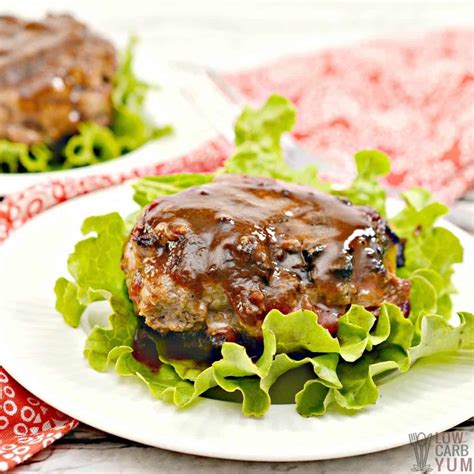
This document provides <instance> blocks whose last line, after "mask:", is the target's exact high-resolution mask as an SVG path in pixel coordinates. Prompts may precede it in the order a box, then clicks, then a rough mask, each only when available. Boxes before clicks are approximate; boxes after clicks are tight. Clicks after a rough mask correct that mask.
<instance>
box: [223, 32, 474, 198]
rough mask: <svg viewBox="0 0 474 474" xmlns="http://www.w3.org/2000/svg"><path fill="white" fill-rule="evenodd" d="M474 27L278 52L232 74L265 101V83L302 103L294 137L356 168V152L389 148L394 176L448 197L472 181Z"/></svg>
mask: <svg viewBox="0 0 474 474" xmlns="http://www.w3.org/2000/svg"><path fill="white" fill-rule="evenodd" d="M473 44H474V30H453V31H444V32H436V33H430V34H425V35H423V36H419V37H415V38H411V39H405V40H400V39H399V38H398V39H393V40H376V41H372V42H369V43H366V44H363V45H360V46H359V47H354V46H348V47H346V48H338V49H332V50H328V51H325V52H321V53H317V54H311V55H306V56H299V57H290V58H284V59H281V60H278V61H276V62H274V63H272V64H269V65H265V66H263V67H261V68H258V69H254V70H251V71H248V72H244V73H238V74H235V75H233V76H230V78H229V79H230V80H231V82H232V83H233V84H234V85H235V86H237V88H239V89H240V90H241V91H242V93H243V94H244V95H245V96H247V97H249V98H251V99H253V100H254V101H256V102H257V103H258V102H261V101H262V100H264V99H265V98H266V97H267V96H268V93H269V92H272V91H273V92H278V93H280V94H283V95H285V96H287V97H288V98H290V99H291V100H292V101H293V102H294V103H295V105H296V106H297V108H298V121H297V125H296V128H295V131H294V137H295V138H296V139H297V140H298V141H299V143H300V144H301V145H302V146H303V147H304V148H306V149H307V150H309V151H312V152H314V154H315V155H316V156H319V157H320V158H322V160H323V161H327V162H330V163H332V164H333V165H334V166H333V168H334V172H333V173H332V174H333V178H337V180H341V179H347V178H349V177H350V176H352V175H353V172H354V165H353V159H352V156H353V154H354V152H356V151H358V150H362V149H367V148H369V149H370V148H377V149H379V150H382V151H385V152H386V153H387V154H388V155H389V156H390V157H391V158H392V173H391V175H390V177H389V179H388V181H389V183H390V184H392V185H394V186H397V187H403V188H409V187H413V186H423V187H425V188H427V189H430V190H431V191H433V192H434V193H435V194H436V196H437V197H438V198H439V199H441V200H443V201H445V202H447V203H450V202H453V201H454V199H456V198H458V197H460V196H462V195H463V194H464V192H465V191H466V190H467V189H468V188H469V187H471V186H472V185H473V184H474V48H473Z"/></svg>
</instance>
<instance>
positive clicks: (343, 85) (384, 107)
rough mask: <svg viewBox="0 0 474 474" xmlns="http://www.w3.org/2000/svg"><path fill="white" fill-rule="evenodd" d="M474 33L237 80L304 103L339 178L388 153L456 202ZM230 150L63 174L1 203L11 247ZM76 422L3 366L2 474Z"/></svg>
mask: <svg viewBox="0 0 474 474" xmlns="http://www.w3.org/2000/svg"><path fill="white" fill-rule="evenodd" d="M473 43H474V31H473V30H452V31H444V32H438V33H431V34H428V35H424V36H422V37H419V38H416V39H410V40H401V41H400V40H382V41H380V40H379V41H372V42H369V43H366V44H363V45H358V46H355V47H347V48H338V49H334V50H327V51H325V52H320V53H316V54H312V55H305V56H298V57H291V58H286V59H282V60H279V61H277V62H275V63H272V64H270V65H266V66H263V67H261V68H258V69H254V70H251V71H247V72H243V73H237V74H231V75H229V77H228V79H229V81H230V82H231V83H232V84H233V85H235V86H236V87H237V88H239V89H240V90H241V91H242V93H243V94H244V95H245V96H247V97H249V98H250V99H253V100H254V101H263V100H264V99H265V98H266V97H267V96H268V95H269V94H270V93H272V92H278V93H281V94H283V95H286V96H287V97H289V98H290V99H291V100H292V101H293V102H294V103H295V104H296V106H297V108H298V122H297V125H296V128H295V131H294V137H295V138H296V139H297V140H298V141H299V142H300V144H301V145H302V146H303V147H305V148H307V149H308V150H309V151H312V152H314V154H315V155H316V156H318V157H319V158H322V159H323V160H328V161H330V162H331V163H332V165H333V166H332V167H333V168H334V169H335V170H336V172H337V175H338V176H337V180H338V181H340V180H341V178H350V176H351V175H352V174H353V172H354V170H353V163H352V155H353V154H354V152H355V151H357V150H359V149H364V148H378V149H381V150H383V151H385V152H386V153H388V154H389V155H390V156H391V158H392V173H391V175H390V176H389V178H388V182H389V183H390V184H392V185H393V186H397V187H400V188H408V187H411V186H414V185H417V186H424V187H427V188H428V189H431V190H432V191H433V192H434V193H435V194H436V195H437V197H438V198H440V199H442V200H444V201H446V202H448V203H449V202H452V201H453V200H454V199H456V198H458V197H460V196H461V195H462V194H463V193H464V192H465V191H466V190H467V189H469V188H470V187H471V186H472V185H473V184H474V108H473V100H474V57H473V56H474V53H473V48H472V44H473ZM230 151H231V146H230V145H229V144H228V143H227V142H225V141H224V140H220V139H218V140H214V141H212V142H208V143H205V144H204V145H203V146H202V147H201V148H199V149H198V150H196V151H195V152H193V153H191V154H190V155H188V156H186V157H181V158H178V159H176V160H174V161H172V162H169V163H160V164H158V165H156V166H154V167H153V166H152V167H147V168H143V169H135V170H131V171H130V172H127V173H121V174H118V175H109V176H96V177H87V178H82V179H79V180H72V179H68V180H55V181H52V182H51V183H49V184H42V185H37V186H33V187H31V188H29V189H27V190H25V191H24V192H21V193H17V194H14V195H10V196H8V197H6V198H5V199H4V201H3V202H0V242H2V241H3V240H5V239H6V238H7V237H8V236H9V234H10V232H11V231H12V230H14V229H15V228H17V227H19V226H21V225H22V224H23V223H25V222H26V221H28V220H29V219H31V218H32V217H34V216H35V215H37V214H39V213H41V212H42V211H44V210H45V209H47V208H49V207H52V206H54V205H57V204H60V203H61V202H64V201H67V200H68V199H71V198H74V197H75V196H79V195H82V194H86V193H89V192H92V191H95V190H97V189H101V188H104V187H107V186H113V185H115V184H118V183H122V182H124V181H126V180H127V179H130V178H133V177H138V176H144V175H153V174H166V173H173V172H184V171H188V172H192V171H196V172H200V171H202V172H204V171H212V170H214V169H216V168H217V167H218V166H220V165H221V164H222V162H223V161H224V159H225V158H226V157H227V156H228V154H229V153H230ZM75 426H76V421H75V420H73V419H71V418H69V417H67V416H66V415H63V414H61V413H59V412H57V411H56V410H54V408H51V407H49V406H48V405H47V404H45V403H43V402H41V401H39V400H37V399H36V398H35V397H34V396H33V395H31V394H30V393H28V392H27V391H26V390H25V389H23V388H22V387H21V386H20V385H18V383H16V382H15V381H14V380H13V379H12V378H11V377H10V376H9V375H8V373H7V372H5V371H4V370H3V369H1V368H0V471H2V470H7V469H8V468H11V467H13V466H15V465H17V464H19V463H21V462H23V461H25V460H26V459H28V458H29V457H31V456H32V455H33V454H35V453H36V452H38V451H40V450H41V449H44V448H45V447H46V446H48V445H49V444H51V443H52V442H53V441H54V440H56V439H58V438H60V437H61V436H62V435H64V434H65V433H67V432H68V431H69V430H71V429H73V428H74V427H75Z"/></svg>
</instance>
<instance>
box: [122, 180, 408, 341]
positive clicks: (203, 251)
mask: <svg viewBox="0 0 474 474" xmlns="http://www.w3.org/2000/svg"><path fill="white" fill-rule="evenodd" d="M396 241H397V239H396V237H395V236H394V234H393V233H392V232H391V231H390V229H389V228H388V227H387V224H386V222H385V220H384V219H383V218H382V217H381V216H380V215H379V214H378V213H376V212H375V211H374V210H373V209H371V208H369V207H363V206H354V205H352V204H351V203H350V202H348V201H346V200H343V199H339V198H336V197H334V196H330V195H328V194H325V193H321V192H318V191H316V190H314V189H312V188H307V187H303V186H297V185H293V184H288V183H282V182H278V181H275V180H272V179H267V178H255V177H247V176H244V177H242V176H234V175H222V176H219V177H218V178H217V179H216V180H215V181H214V182H212V183H210V184H206V185H204V186H199V187H194V188H190V189H188V190H186V191H183V192H181V193H178V194H176V195H172V196H163V197H160V198H158V199H157V200H155V201H154V202H152V203H151V204H149V205H148V206H147V207H146V208H145V209H144V210H143V212H142V215H141V216H140V218H139V220H138V222H137V224H136V225H135V227H134V229H133V230H132V233H131V236H130V239H129V240H128V242H127V243H126V245H125V249H124V257H123V262H122V267H123V270H124V272H125V273H126V282H127V286H128V289H129V294H130V297H131V299H132V301H133V303H134V305H135V309H136V312H137V314H138V315H140V316H142V317H144V318H145V322H146V324H147V325H148V326H149V327H150V328H153V329H155V330H157V331H159V332H161V333H163V334H165V333H167V332H169V331H173V332H183V331H194V332H201V333H202V332H203V331H204V332H205V333H207V334H208V335H210V336H214V337H215V336H219V337H221V338H223V339H224V340H230V341H232V340H236V339H237V336H238V335H241V334H246V335H247V336H250V337H253V338H260V337H261V325H262V322H263V320H264V318H265V316H266V314H267V313H268V312H269V311H270V310H272V309H279V310H280V311H281V312H283V313H285V314H287V313H290V312H292V311H296V310H299V309H311V310H313V311H315V312H316V313H317V314H318V319H319V322H320V323H321V324H322V325H323V326H324V327H326V328H327V329H329V331H330V332H331V333H333V334H334V333H335V332H336V331H337V321H338V318H339V317H340V315H342V314H343V313H344V312H345V311H346V310H347V308H348V307H349V305H350V304H359V305H362V306H364V307H366V308H368V309H369V310H371V311H373V312H374V313H375V314H377V309H378V308H379V307H380V305H381V304H382V303H383V302H384V301H390V302H393V303H394V304H397V305H399V306H400V307H402V309H403V310H404V311H407V310H408V293H409V282H408V281H406V280H401V279H399V278H397V276H396V275H395V266H396V263H395V260H396V253H397V245H396Z"/></svg>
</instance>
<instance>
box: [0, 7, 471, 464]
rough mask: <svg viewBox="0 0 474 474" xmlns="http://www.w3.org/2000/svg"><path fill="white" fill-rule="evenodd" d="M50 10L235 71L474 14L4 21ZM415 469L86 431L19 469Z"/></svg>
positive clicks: (421, 10)
mask: <svg viewBox="0 0 474 474" xmlns="http://www.w3.org/2000/svg"><path fill="white" fill-rule="evenodd" d="M132 5H133V7H132ZM2 10H3V11H2ZM45 11H70V12H73V13H76V14H78V15H79V16H80V17H82V18H83V19H84V20H86V21H87V22H89V23H91V24H93V25H94V26H96V27H97V28H98V29H100V30H103V31H105V32H107V33H109V34H110V35H111V36H112V37H116V38H120V37H123V36H124V34H128V33H130V32H132V33H133V32H135V33H137V34H139V36H140V37H141V38H142V50H141V51H140V53H141V56H142V57H146V58H150V57H156V58H158V59H159V61H168V60H171V61H179V60H181V61H192V62H194V63H197V64H202V65H208V66H213V67H217V68H219V69H222V70H230V69H238V68H245V67H249V66H252V65H255V64H258V63H261V62H264V61H268V60H269V59H273V58H275V57H278V56H281V55H283V54H288V53H293V52H302V51H309V50H315V49H318V48H324V47H329V46H334V45H340V44H348V43H351V42H354V41H360V40H363V39H367V38H371V37H374V36H377V35H381V34H384V35H386V34H389V35H390V34H400V32H401V31H403V32H404V33H410V32H416V31H424V30H429V29H434V28H441V27H444V26H460V25H461V26H472V22H473V20H472V18H473V13H474V6H473V2H471V1H466V0H446V1H440V0H411V1H408V0H388V1H384V2H380V1H375V0H360V1H349V0H332V1H329V0H327V1H310V0H273V1H267V0H239V1H217V0H200V1H199V2H191V1H185V0H178V1H176V0H167V1H164V0H162V1H161V2H159V3H158V2H150V1H148V0H134V1H133V2H132V3H131V2H129V1H125V0H114V1H110V0H107V1H102V2H99V1H97V0H81V2H77V1H75V0H40V1H36V2H31V0H15V2H10V3H9V4H8V8H7V9H6V10H5V7H4V4H1V3H0V13H7V12H9V13H14V14H19V15H22V16H30V17H34V16H39V15H41V14H43V13H44V12H45ZM453 430H456V431H462V432H463V433H464V436H465V438H464V439H465V443H467V444H468V445H469V451H470V453H471V456H472V452H473V444H474V443H473V441H474V418H473V419H471V420H469V421H467V422H465V423H463V424H461V425H459V426H458V427H456V428H454V429H453ZM407 437H408V435H407ZM407 442H408V438H407ZM432 456H434V453H433V452H430V458H429V460H430V459H431V458H432ZM431 462H432V464H433V465H434V468H435V470H436V465H435V464H434V461H433V459H431ZM414 463H415V458H414V453H413V449H412V447H411V446H410V445H407V446H402V447H400V448H396V449H391V450H388V451H384V452H380V453H374V454H369V455H365V456H357V457H352V458H345V459H337V460H327V461H315V462H304V463H253V462H241V461H223V460H215V459H208V458H200V457H196V456H190V455H184V454H179V453H173V452H169V451H164V450H160V449H156V448H150V447H147V446H143V445H140V444H137V443H132V442H129V441H127V440H123V439H119V438H116V437H114V436H110V435H108V434H106V433H103V432H100V431H97V430H95V429H93V428H89V427H87V426H84V425H80V426H79V427H78V428H77V429H76V430H74V431H73V432H71V433H70V434H68V435H67V436H65V437H64V438H63V439H61V440H59V441H58V442H56V443H55V444H54V445H53V446H51V447H50V448H48V449H46V450H45V451H43V452H41V453H39V454H38V455H36V456H35V457H34V458H32V459H31V460H30V461H29V462H27V463H26V464H24V465H23V466H20V467H19V468H17V469H16V471H18V472H65V473H73V472H74V473H78V472H79V473H86V472H87V473H88V472H94V473H95V472H117V473H118V472H140V473H146V472H190V471H192V472H194V473H201V472H209V471H212V472H216V473H220V472H223V473H224V472H225V473H241V472H258V473H260V472H262V473H263V472H279V471H283V472H287V471H291V472H295V473H299V472H315V473H325V472H331V473H339V472H340V473H345V472H350V473H353V472H364V473H372V472H388V473H398V472H400V473H402V472H403V473H406V472H410V470H411V468H412V467H413V464H414Z"/></svg>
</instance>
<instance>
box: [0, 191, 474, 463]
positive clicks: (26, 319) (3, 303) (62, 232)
mask: <svg viewBox="0 0 474 474" xmlns="http://www.w3.org/2000/svg"><path fill="white" fill-rule="evenodd" d="M130 196H131V191H130V187H129V186H128V185H123V186H119V187H116V188H112V189H108V190H104V191H100V192H97V193H93V194H91V195H87V196H84V197H81V198H77V199H75V200H73V201H69V202H66V203H64V204H62V205H60V206H58V207H56V208H53V209H51V210H49V211H47V212H45V213H43V214H41V215H39V216H38V217H36V218H35V219H34V220H33V221H31V222H29V223H28V224H26V225H25V226H24V227H23V228H21V229H19V230H18V231H17V232H15V234H13V236H12V237H11V238H10V239H9V241H7V242H6V243H5V244H4V245H3V246H2V247H0V362H1V363H2V364H3V365H4V366H5V368H6V369H7V371H9V372H10V373H11V375H12V376H13V377H15V378H16V379H17V380H18V381H19V382H20V383H21V384H23V385H24V386H25V387H26V388H28V389H29V390H30V391H32V392H33V393H34V394H35V395H36V396H38V397H39V398H41V399H43V400H44V401H46V402H48V403H50V404H51V405H53V406H54V407H56V408H57V409H59V410H61V411H63V412H65V413H67V414H68V415H71V416H73V417H75V418H77V419H79V420H81V421H83V422H85V423H87V424H89V425H92V426H94V427H97V428H99V429H102V430H104V431H107V432H109V433H112V434H115V435H118V436H121V437H124V438H128V439H131V440H134V441H138V442H141V443H144V444H148V445H152V446H157V447H160V448H165V449H171V450H175V451H181V452H185V453H192V454H197V455H203V456H213V457H221V458H230V459H242V460H255V461H300V460H316V459H326V458H335V457H343V456H353V455H357V454H363V453H369V452H374V451H379V450H383V449H388V448H392V447H395V446H399V445H402V444H406V443H408V441H409V439H408V435H409V433H412V432H420V431H423V432H425V433H432V432H439V431H442V430H445V429H447V428H449V427H452V426H454V425H456V424H458V423H460V422H462V421H464V420H466V419H467V418H469V417H470V416H472V393H473V392H472V384H473V370H472V358H471V357H470V356H467V355H466V354H460V355H457V356H446V357H443V358H441V359H440V360H438V361H437V362H436V363H433V364H426V363H423V362H421V363H419V364H416V365H415V367H414V368H413V369H412V370H411V371H409V372H408V373H406V374H403V375H401V376H400V377H397V378H393V379H392V380H391V381H389V382H387V383H386V384H384V385H383V386H382V387H381V388H380V399H379V401H378V402H377V404H376V405H375V406H373V407H370V408H368V409H366V410H364V411H362V412H360V413H358V414H357V415H354V416H347V415H342V414H340V413H337V412H335V411H330V412H329V413H328V414H326V415H325V416H323V417H321V418H310V419H306V418H302V417H300V416H299V415H298V414H297V413H296V411H295V409H294V406H291V405H277V406H272V407H271V409H270V410H269V412H268V413H267V414H266V415H265V417H264V418H263V419H254V418H245V417H244V416H243V415H242V414H241V412H240V406H239V405H237V404H233V403H229V402H220V401H214V400H204V399H203V400H201V401H199V402H198V403H197V404H196V405H195V406H193V407H192V408H190V409H187V410H178V409H176V408H175V407H172V406H170V405H167V404H165V403H162V402H160V401H156V400H153V399H152V398H151V396H150V395H149V394H148V393H147V391H146V389H145V387H144V386H142V385H141V384H140V383H138V382H137V381H135V380H131V379H128V378H121V377H118V376H116V375H115V374H112V373H109V374H100V373H97V372H94V371H93V370H91V369H89V368H88V366H87V364H86V361H85V360H84V358H83V357H82V348H83V344H84V339H85V337H86V330H87V327H88V325H89V321H84V324H83V325H82V327H81V328H79V329H76V330H74V329H71V328H69V327H67V326H66V325H65V324H64V323H63V321H62V318H61V317H60V316H59V315H58V314H56V312H55V310H54V294H53V290H52V288H53V286H54V282H55V279H56V278H57V277H58V276H60V275H66V258H67V255H68V254H69V253H70V251H71V250H72V248H73V245H74V243H75V242H76V241H77V240H79V238H80V237H81V235H80V232H79V227H80V225H81V223H82V220H83V219H84V218H85V217H86V216H88V215H91V214H101V213H105V212H110V211H113V210H119V211H121V212H122V213H123V214H127V213H129V212H130V211H132V210H134V204H133V203H132V201H131V198H130ZM451 227H452V226H451ZM454 231H455V232H456V234H457V235H458V236H459V237H460V238H461V240H462V243H463V245H464V247H465V249H466V255H465V259H466V262H465V264H464V265H463V266H460V267H458V268H457V271H456V284H457V286H458V288H459V290H460V293H459V295H458V296H457V298H456V303H455V304H456V308H458V309H461V308H463V309H467V310H468V309H470V308H471V301H472V298H471V292H472V281H471V279H472V268H473V266H474V257H473V243H472V239H471V238H470V237H469V236H468V235H466V234H465V233H463V232H462V231H459V230H457V229H454Z"/></svg>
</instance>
